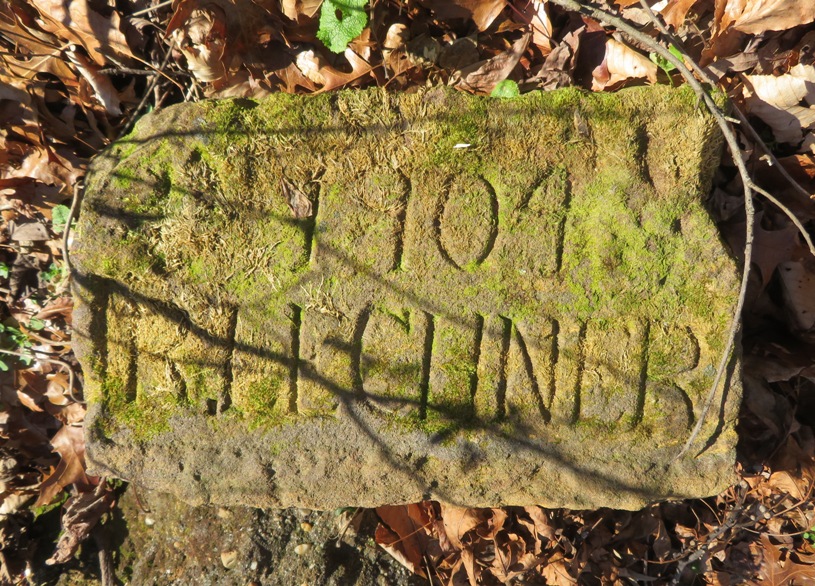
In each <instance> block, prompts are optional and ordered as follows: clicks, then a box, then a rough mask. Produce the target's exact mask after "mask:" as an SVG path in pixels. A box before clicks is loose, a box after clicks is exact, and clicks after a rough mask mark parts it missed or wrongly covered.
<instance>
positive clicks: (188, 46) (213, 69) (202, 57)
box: [167, 2, 226, 82]
mask: <svg viewBox="0 0 815 586" xmlns="http://www.w3.org/2000/svg"><path fill="white" fill-rule="evenodd" d="M183 4H185V2H182V3H181V4H180V5H179V10H177V12H176V14H183V12H181V11H180V8H181V5H183ZM178 20H180V19H176V18H175V16H174V17H173V20H172V21H171V25H170V26H168V27H167V31H168V33H170V32H172V35H173V39H174V40H175V42H176V44H177V45H178V47H179V48H180V49H181V52H182V53H183V54H184V57H185V58H186V59H187V67H188V68H189V70H190V71H191V72H192V74H193V75H194V76H195V77H196V78H197V79H198V80H199V81H203V82H215V81H218V80H221V79H223V78H224V77H225V76H226V65H225V63H224V51H225V50H226V14H225V13H224V11H223V9H221V7H219V6H217V5H215V4H208V5H207V6H206V7H205V8H195V9H193V10H192V11H191V12H190V15H189V18H188V19H187V20H185V21H184V22H183V23H178V27H177V28H173V26H174V24H175V22H177V21H178Z"/></svg>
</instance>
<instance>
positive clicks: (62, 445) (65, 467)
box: [35, 425, 98, 506]
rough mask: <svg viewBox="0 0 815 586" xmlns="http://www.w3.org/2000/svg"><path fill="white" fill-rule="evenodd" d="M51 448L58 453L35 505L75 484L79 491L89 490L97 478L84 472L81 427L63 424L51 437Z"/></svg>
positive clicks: (49, 499)
mask: <svg viewBox="0 0 815 586" xmlns="http://www.w3.org/2000/svg"><path fill="white" fill-rule="evenodd" d="M51 447H52V449H53V450H54V451H55V452H57V453H58V454H59V455H60V461H59V463H58V464H57V466H56V468H55V469H54V471H53V472H52V473H51V475H49V476H48V477H47V478H46V479H45V480H43V482H42V485H41V486H40V496H39V498H38V499H37V503H36V505H35V506H42V505H47V504H49V503H51V502H52V501H53V500H54V497H56V496H57V495H58V494H59V493H60V492H62V491H63V490H64V489H65V488H67V487H68V486H70V485H72V484H75V485H76V486H77V488H78V489H79V490H80V491H88V490H91V489H92V487H93V486H95V485H96V484H97V483H98V479H97V478H94V477H90V476H88V475H87V474H85V435H84V433H83V431H82V427H80V426H74V425H63V426H62V427H60V428H59V431H57V433H56V434H54V437H53V438H51Z"/></svg>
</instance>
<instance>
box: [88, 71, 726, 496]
mask: <svg viewBox="0 0 815 586" xmlns="http://www.w3.org/2000/svg"><path fill="white" fill-rule="evenodd" d="M694 106H695V98H694V96H693V93H692V92H690V91H689V90H684V89H683V90H672V89H669V88H665V87H652V88H638V89H632V90H626V91H621V92H619V93H616V94H591V95H590V94H584V93H581V92H579V91H574V90H563V91H557V92H551V93H543V94H529V95H525V96H522V97H520V98H518V99H514V100H492V99H488V98H474V97H471V96H466V95H463V94H457V93H453V92H450V91H448V90H444V89H432V90H428V91H424V92H421V93H417V94H411V95H398V96H397V95H388V94H385V93H383V92H381V91H378V90H369V91H361V92H346V93H339V94H335V95H330V96H329V95H325V96H318V97H309V98H306V97H294V96H288V95H276V96H273V97H271V98H268V99H267V100H265V101H262V102H260V103H257V104H256V103H252V102H246V101H235V100H227V101H221V102H207V103H201V104H183V105H178V106H174V107H171V108H167V109H166V110H162V111H159V112H156V113H154V114H150V115H148V116H146V117H144V118H143V119H142V120H141V121H140V122H139V123H138V124H137V126H136V128H135V130H134V131H133V133H132V134H131V135H130V136H128V137H126V138H124V139H122V140H120V141H119V142H117V143H116V144H114V145H113V146H112V147H111V148H110V149H108V150H107V151H106V152H104V153H103V154H101V155H100V156H98V157H97V158H96V159H95V160H94V162H93V164H92V166H91V171H90V174H89V178H88V181H87V190H86V195H85V199H84V202H83V206H82V212H81V218H80V225H79V229H78V232H79V237H78V240H79V245H78V247H77V250H76V251H75V252H74V253H73V257H74V259H75V263H76V265H77V267H78V268H77V274H76V275H75V283H76V291H75V294H76V299H77V308H76V310H75V323H76V333H75V340H76V342H75V344H76V349H77V354H78V356H79V357H80V360H81V362H82V365H83V367H84V370H85V380H86V394H87V397H88V400H89V402H90V411H89V418H88V420H87V430H88V454H89V459H90V461H91V462H92V464H93V466H94V467H95V469H96V470H97V471H99V472H102V471H104V472H106V473H112V474H114V475H118V476H122V477H124V478H127V479H129V480H133V481H135V482H137V483H140V484H143V485H145V486H147V487H149V488H152V489H157V490H162V491H166V492H172V493H174V494H176V495H177V496H179V497H180V498H182V499H184V500H187V501H189V502H191V503H193V504H197V503H203V502H218V503H228V504H247V505H252V506H258V507H277V506H294V505H296V506H305V507H310V508H319V509H328V508H334V507H338V506H345V505H362V506H373V505H378V504H383V503H399V502H409V501H416V500H420V499H422V498H435V499H442V500H446V501H452V502H456V503H461V504H467V505H469V506H498V505H518V504H543V505H547V506H568V507H572V508H590V507H599V506H611V507H621V508H637V507H641V506H643V505H644V504H646V503H648V502H650V501H653V500H658V499H664V498H672V497H680V498H683V497H692V496H703V495H709V494H712V493H715V492H717V491H720V490H722V489H723V488H724V487H725V486H727V485H728V484H729V483H730V482H731V480H732V478H733V472H732V466H733V463H734V459H735V455H734V445H735V439H736V436H735V431H734V421H735V418H736V413H737V409H738V401H739V397H740V388H741V387H740V380H739V364H740V363H739V360H738V357H737V358H736V359H735V360H734V362H733V365H732V369H731V371H730V372H729V376H728V380H727V385H726V388H725V389H724V390H723V391H720V392H721V393H724V395H723V396H720V397H719V400H720V401H721V402H722V404H723V409H722V410H720V411H717V412H716V413H715V414H714V415H712V416H710V417H709V421H707V422H706V424H705V427H704V428H703V433H702V441H707V446H706V449H705V450H704V451H703V452H702V453H701V455H699V456H698V457H694V455H693V454H692V455H689V456H687V457H685V458H684V459H682V460H680V461H677V462H675V463H673V464H672V465H670V466H669V465H668V464H669V462H670V461H671V459H672V458H673V457H674V456H675V455H676V454H677V453H678V451H679V449H680V448H681V446H682V444H683V443H684V442H685V440H686V439H687V438H688V437H689V434H690V429H691V428H692V426H693V424H694V422H695V418H696V417H698V416H699V414H700V412H701V408H702V403H703V402H704V397H705V395H706V394H707V391H708V389H709V388H710V385H711V383H712V381H713V377H714V375H715V365H716V363H717V360H718V358H719V356H720V353H721V351H722V346H723V343H724V340H725V336H726V331H727V325H728V322H729V320H730V318H731V315H732V312H733V309H734V307H735V303H736V297H737V291H738V283H737V281H738V279H737V272H736V267H735V264H734V261H733V260H732V259H731V257H730V256H729V255H728V253H727V251H726V250H725V248H724V247H723V245H722V244H721V242H720V240H719V238H718V236H717V233H716V229H715V227H714V225H713V224H712V222H711V220H710V218H709V217H708V216H707V214H706V213H705V209H704V204H703V201H704V199H705V197H706V193H707V190H708V188H709V184H710V178H711V175H712V171H713V169H714V168H715V166H716V165H717V164H718V157H719V152H720V146H721V137H720V135H719V134H718V132H717V131H716V130H715V127H714V125H713V124H712V122H711V120H710V119H709V118H708V117H706V116H704V115H702V114H701V113H699V112H698V111H696V109H695V107H694ZM576 112H579V114H580V115H581V117H582V118H583V119H585V120H586V121H587V124H588V128H589V132H588V133H587V132H586V131H585V129H583V128H580V129H578V128H577V127H576V125H575V123H574V120H575V113H576ZM701 447H702V446H701V443H700V449H701Z"/></svg>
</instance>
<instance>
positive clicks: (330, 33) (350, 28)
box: [317, 0, 368, 53]
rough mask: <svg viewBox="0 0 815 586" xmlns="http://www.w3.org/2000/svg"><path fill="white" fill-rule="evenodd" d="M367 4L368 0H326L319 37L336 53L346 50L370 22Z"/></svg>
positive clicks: (322, 9)
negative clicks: (366, 10)
mask: <svg viewBox="0 0 815 586" xmlns="http://www.w3.org/2000/svg"><path fill="white" fill-rule="evenodd" d="M366 4H367V0H324V1H323V5H322V6H321V7H320V28H319V30H318V31H317V38H318V39H320V40H321V41H322V42H323V43H325V46H326V47H328V48H329V49H330V50H331V51H333V52H334V53H342V52H343V51H345V48H346V47H347V46H348V43H350V42H351V41H353V40H354V39H355V38H357V37H358V36H359V35H360V34H361V33H362V30H363V29H364V28H365V25H367V24H368V14H367V13H366V12H365V5H366Z"/></svg>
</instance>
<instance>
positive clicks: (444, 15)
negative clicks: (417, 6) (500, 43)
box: [421, 0, 507, 31]
mask: <svg viewBox="0 0 815 586" xmlns="http://www.w3.org/2000/svg"><path fill="white" fill-rule="evenodd" d="M421 3H422V4H423V5H424V6H427V7H428V8H430V10H432V11H433V14H434V15H435V16H436V18H439V19H441V20H456V19H462V20H471V21H472V22H473V23H474V24H475V26H476V29H477V30H478V31H485V30H487V29H488V28H489V26H490V25H491V24H492V22H493V21H494V20H495V19H496V17H497V16H498V15H499V14H501V11H502V10H503V9H504V7H505V6H506V5H507V2H506V0H422V2H421Z"/></svg>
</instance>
